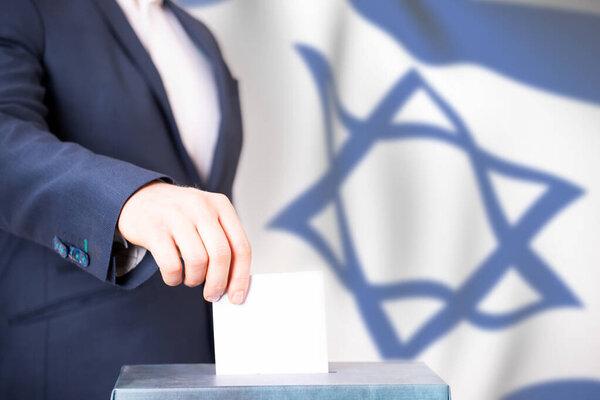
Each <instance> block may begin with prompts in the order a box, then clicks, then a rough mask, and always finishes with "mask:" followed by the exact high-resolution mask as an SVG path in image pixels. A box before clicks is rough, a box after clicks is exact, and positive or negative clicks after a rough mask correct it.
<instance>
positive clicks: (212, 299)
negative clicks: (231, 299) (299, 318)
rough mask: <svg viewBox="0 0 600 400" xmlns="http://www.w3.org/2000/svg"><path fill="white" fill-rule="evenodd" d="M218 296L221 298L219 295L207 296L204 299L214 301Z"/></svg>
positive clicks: (217, 299)
mask: <svg viewBox="0 0 600 400" xmlns="http://www.w3.org/2000/svg"><path fill="white" fill-rule="evenodd" d="M220 298H221V296H207V297H206V301H210V302H211V303H216V302H217V301H219V299H220Z"/></svg>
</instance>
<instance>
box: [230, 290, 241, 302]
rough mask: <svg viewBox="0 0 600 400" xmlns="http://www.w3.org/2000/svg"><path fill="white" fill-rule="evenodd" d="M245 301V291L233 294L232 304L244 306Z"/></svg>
mask: <svg viewBox="0 0 600 400" xmlns="http://www.w3.org/2000/svg"><path fill="white" fill-rule="evenodd" d="M243 300H244V291H243V290H238V291H237V292H235V293H234V294H233V297H232V298H231V302H232V303H233V304H242V301H243Z"/></svg>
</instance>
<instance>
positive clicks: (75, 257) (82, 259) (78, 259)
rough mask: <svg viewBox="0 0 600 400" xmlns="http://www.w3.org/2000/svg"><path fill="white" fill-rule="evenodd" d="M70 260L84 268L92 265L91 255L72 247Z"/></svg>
mask: <svg viewBox="0 0 600 400" xmlns="http://www.w3.org/2000/svg"><path fill="white" fill-rule="evenodd" d="M69 258H70V259H71V261H73V262H75V263H77V264H79V265H81V266H82V267H84V268H85V267H87V266H88V265H90V257H89V255H88V254H87V253H86V252H85V251H83V250H81V249H78V248H77V247H71V251H69Z"/></svg>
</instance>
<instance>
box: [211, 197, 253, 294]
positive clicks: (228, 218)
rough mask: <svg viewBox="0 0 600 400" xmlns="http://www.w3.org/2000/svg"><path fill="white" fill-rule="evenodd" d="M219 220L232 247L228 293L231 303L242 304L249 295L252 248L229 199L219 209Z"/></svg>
mask: <svg viewBox="0 0 600 400" xmlns="http://www.w3.org/2000/svg"><path fill="white" fill-rule="evenodd" d="M219 222H220V224H221V227H222V228H223V231H224V232H225V235H226V236H227V240H228V242H229V248H230V249H231V267H230V268H231V269H230V271H229V284H228V285H227V295H228V297H229V301H230V302H231V303H233V304H242V303H243V302H244V300H245V299H246V296H247V295H248V285H249V283H250V263H251V261H252V249H251V247H250V242H249V241H248V237H247V236H246V232H245V231H244V228H243V227H242V224H241V223H240V220H239V218H238V216H237V213H236V212H235V209H234V208H233V205H231V203H230V202H229V200H224V201H223V203H222V205H221V207H220V209H219Z"/></svg>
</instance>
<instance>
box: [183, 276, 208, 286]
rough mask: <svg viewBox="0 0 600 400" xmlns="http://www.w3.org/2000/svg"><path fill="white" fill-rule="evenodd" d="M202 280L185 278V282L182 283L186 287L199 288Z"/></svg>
mask: <svg viewBox="0 0 600 400" xmlns="http://www.w3.org/2000/svg"><path fill="white" fill-rule="evenodd" d="M202 282H203V281H202V280H200V279H193V278H187V277H186V278H185V280H184V281H183V283H184V285H185V286H187V287H196V286H200V285H201V284H202Z"/></svg>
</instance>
